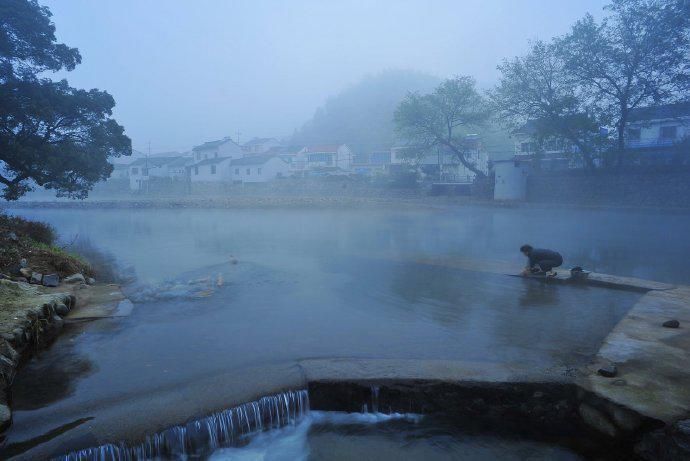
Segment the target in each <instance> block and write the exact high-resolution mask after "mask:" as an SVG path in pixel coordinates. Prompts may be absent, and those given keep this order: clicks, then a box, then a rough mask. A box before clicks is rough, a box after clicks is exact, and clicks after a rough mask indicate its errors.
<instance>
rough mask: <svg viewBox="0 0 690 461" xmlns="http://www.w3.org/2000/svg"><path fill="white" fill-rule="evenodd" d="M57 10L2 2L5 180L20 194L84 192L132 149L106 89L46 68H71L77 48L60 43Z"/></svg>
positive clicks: (24, 0) (0, 119)
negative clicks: (112, 160)
mask: <svg viewBox="0 0 690 461" xmlns="http://www.w3.org/2000/svg"><path fill="white" fill-rule="evenodd" d="M50 17H51V13H50V11H49V10H48V8H46V7H42V6H40V5H39V4H38V3H37V1H36V0H2V1H1V2H0V184H2V185H3V189H2V196H3V197H4V198H5V199H6V200H16V199H18V198H19V197H21V196H22V195H24V194H25V193H26V192H28V191H30V190H32V189H33V186H34V185H35V184H37V185H39V186H43V187H45V188H47V189H53V190H55V191H56V194H57V195H58V196H66V197H72V198H84V197H86V196H87V194H88V192H89V190H91V188H92V187H93V185H94V184H95V183H96V182H98V181H100V180H104V179H107V178H108V176H109V175H110V173H111V171H112V166H111V165H110V164H109V163H108V161H107V160H108V158H109V157H118V156H120V155H130V154H131V152H132V146H131V141H130V139H129V138H128V137H127V136H125V134H124V128H123V127H122V126H120V125H118V124H117V122H116V121H115V120H113V119H112V118H111V116H112V109H113V107H114V106H115V101H114V100H113V98H112V96H110V95H109V94H108V93H107V92H105V91H99V90H96V89H92V90H88V91H86V90H79V89H75V88H72V87H70V86H69V85H68V83H67V81H66V80H61V81H58V82H54V81H52V80H50V79H48V78H45V77H42V76H41V75H42V73H45V72H46V71H53V72H55V71H59V70H67V71H70V70H73V69H74V68H75V67H76V65H77V64H79V63H80V62H81V56H80V55H79V51H78V50H77V49H75V48H70V47H68V46H67V45H64V44H61V43H57V39H56V38H55V26H54V25H53V24H52V23H51V22H50Z"/></svg>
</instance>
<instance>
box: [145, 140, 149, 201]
mask: <svg viewBox="0 0 690 461" xmlns="http://www.w3.org/2000/svg"><path fill="white" fill-rule="evenodd" d="M149 155H151V141H149V150H148V152H147V153H146V162H144V163H145V164H146V194H147V195H148V193H149V178H150V176H149Z"/></svg>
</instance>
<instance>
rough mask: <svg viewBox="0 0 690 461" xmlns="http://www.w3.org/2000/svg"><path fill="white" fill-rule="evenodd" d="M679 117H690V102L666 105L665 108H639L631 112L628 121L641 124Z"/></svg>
mask: <svg viewBox="0 0 690 461" xmlns="http://www.w3.org/2000/svg"><path fill="white" fill-rule="evenodd" d="M677 117H690V101H687V102H679V103H676V104H664V105H663V106H653V107H638V108H636V109H633V110H631V111H630V116H629V117H628V121H630V122H641V121H646V120H661V119H668V118H677Z"/></svg>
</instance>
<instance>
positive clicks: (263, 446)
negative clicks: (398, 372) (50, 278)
mask: <svg viewBox="0 0 690 461" xmlns="http://www.w3.org/2000/svg"><path fill="white" fill-rule="evenodd" d="M420 419H421V416H420V415H414V414H401V413H393V414H389V415H387V414H383V413H342V412H331V411H329V412H323V411H312V412H310V413H309V414H308V415H307V416H305V417H304V418H303V419H302V421H300V422H299V423H298V424H296V425H293V426H287V427H284V428H281V429H276V430H273V431H269V432H261V433H258V434H256V435H254V436H253V437H252V439H251V441H250V443H249V444H248V445H246V446H244V447H241V448H221V449H219V450H216V451H215V452H214V453H213V455H212V456H211V457H210V460H212V461H223V460H233V461H306V460H307V459H309V456H310V446H309V437H308V436H309V430H310V429H311V428H312V427H313V426H314V425H315V424H330V425H333V426H344V425H375V424H380V423H385V422H388V421H392V420H405V421H409V422H417V421H419V420H420Z"/></svg>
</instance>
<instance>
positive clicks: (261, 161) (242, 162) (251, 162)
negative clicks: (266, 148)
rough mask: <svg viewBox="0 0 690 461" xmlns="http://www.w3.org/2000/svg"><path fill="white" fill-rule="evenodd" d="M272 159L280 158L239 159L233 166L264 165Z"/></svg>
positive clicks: (260, 156) (234, 161)
mask: <svg viewBox="0 0 690 461" xmlns="http://www.w3.org/2000/svg"><path fill="white" fill-rule="evenodd" d="M272 158H278V157H277V156H276V155H273V154H270V155H252V156H249V157H243V158H238V159H235V160H233V161H232V163H231V165H232V166H243V165H263V164H264V163H266V162H268V161H269V160H271V159H272Z"/></svg>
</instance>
